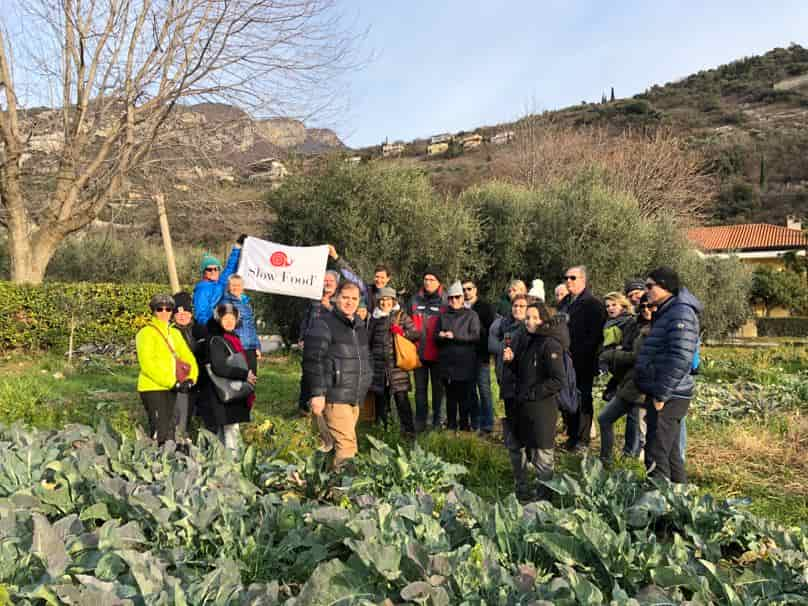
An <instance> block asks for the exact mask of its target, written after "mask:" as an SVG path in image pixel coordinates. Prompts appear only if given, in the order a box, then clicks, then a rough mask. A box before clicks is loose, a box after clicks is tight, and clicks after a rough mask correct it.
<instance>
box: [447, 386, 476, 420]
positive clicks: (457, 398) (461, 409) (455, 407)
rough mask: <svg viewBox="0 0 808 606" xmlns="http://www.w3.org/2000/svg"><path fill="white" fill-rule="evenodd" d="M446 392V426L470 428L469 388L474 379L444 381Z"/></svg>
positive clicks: (470, 388)
mask: <svg viewBox="0 0 808 606" xmlns="http://www.w3.org/2000/svg"><path fill="white" fill-rule="evenodd" d="M443 387H444V391H445V392H446V427H447V428H448V429H458V428H459V429H461V430H463V431H468V430H470V429H471V390H472V388H473V387H474V381H451V382H449V381H444V382H443Z"/></svg>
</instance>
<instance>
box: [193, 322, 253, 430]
mask: <svg viewBox="0 0 808 606" xmlns="http://www.w3.org/2000/svg"><path fill="white" fill-rule="evenodd" d="M207 332H208V340H207V342H206V348H205V349H206V357H207V360H208V361H209V362H210V366H211V369H212V370H213V373H214V374H215V375H217V376H219V377H225V378H228V379H236V380H241V381H243V380H246V378H247V371H246V370H243V369H240V368H233V367H232V366H229V365H228V364H227V359H228V357H229V356H230V349H229V348H228V345H227V343H226V342H225V339H224V330H223V329H222V327H221V325H220V324H219V323H218V322H217V321H216V320H214V319H213V318H211V319H210V320H208V323H207ZM203 372H204V373H205V375H207V370H205V371H203ZM200 374H201V373H200ZM205 378H206V381H204V382H203V383H202V384H201V385H200V390H201V393H202V395H201V397H200V400H199V404H198V405H199V416H201V417H202V420H203V421H204V422H205V426H206V427H207V428H208V429H210V430H214V431H215V429H216V428H217V427H219V426H221V425H232V424H233V423H249V422H250V406H249V404H248V402H247V398H244V399H242V400H236V401H234V402H228V403H227V404H225V403H224V402H222V401H221V400H219V396H217V395H216V390H215V389H214V388H213V383H211V381H210V379H209V378H208V377H207V376H206V377H205Z"/></svg>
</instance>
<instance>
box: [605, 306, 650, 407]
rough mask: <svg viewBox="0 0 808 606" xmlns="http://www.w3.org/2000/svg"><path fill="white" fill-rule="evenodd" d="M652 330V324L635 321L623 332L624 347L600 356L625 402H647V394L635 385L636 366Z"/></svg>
mask: <svg viewBox="0 0 808 606" xmlns="http://www.w3.org/2000/svg"><path fill="white" fill-rule="evenodd" d="M650 329H651V325H650V323H646V322H643V320H642V318H638V319H636V320H633V321H632V323H631V324H630V325H627V326H626V329H624V331H623V345H622V346H621V347H620V348H619V349H618V348H610V349H607V350H606V351H604V352H602V353H601V354H600V363H601V364H602V365H603V366H604V367H605V368H606V369H607V370H608V371H609V372H610V373H612V377H613V379H614V381H615V384H616V386H617V391H616V395H617V396H618V397H619V398H620V399H622V400H623V401H625V402H631V403H632V404H642V403H643V402H644V401H645V394H643V393H642V392H641V391H640V390H639V388H638V387H637V385H636V384H635V383H634V364H635V362H636V361H637V354H639V353H640V349H642V344H643V341H644V340H645V337H646V336H647V335H648V331H649V330H650Z"/></svg>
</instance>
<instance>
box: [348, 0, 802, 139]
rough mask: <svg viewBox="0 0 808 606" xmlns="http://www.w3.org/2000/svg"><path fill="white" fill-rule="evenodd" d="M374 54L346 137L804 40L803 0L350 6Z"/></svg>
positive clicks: (408, 130) (475, 119)
mask: <svg viewBox="0 0 808 606" xmlns="http://www.w3.org/2000/svg"><path fill="white" fill-rule="evenodd" d="M347 6H348V7H350V8H349V11H356V14H358V21H359V22H360V23H362V24H364V25H367V26H369V27H370V32H369V35H368V37H367V40H366V41H365V48H366V50H367V51H372V52H374V53H375V54H376V57H375V59H374V60H373V61H372V62H371V63H370V64H369V65H367V66H366V67H365V68H364V69H363V70H361V71H359V72H357V73H354V74H352V75H351V76H350V82H351V87H350V111H349V114H348V115H346V116H345V117H344V119H343V120H340V123H339V124H338V125H337V129H338V134H339V135H340V136H341V137H342V138H343V140H344V141H345V142H346V143H347V144H348V145H350V146H353V147H360V146H365V145H372V144H377V143H379V142H381V141H383V140H384V139H385V138H389V139H390V140H391V141H392V140H395V139H404V140H410V139H413V138H416V137H423V136H429V135H432V134H435V133H439V132H443V131H450V132H452V131H458V130H464V129H466V130H468V129H472V128H475V127H477V126H482V125H486V124H496V123H498V122H503V121H507V120H511V119H514V118H516V117H518V116H520V115H521V114H523V113H524V112H525V110H526V109H527V108H533V107H536V108H538V109H555V108H559V107H565V106H567V105H572V104H575V103H578V102H580V101H581V100H584V99H585V100H587V101H596V100H600V96H601V93H602V92H604V91H605V92H606V93H607V94H608V92H609V89H610V87H612V86H614V88H615V94H616V95H617V96H618V97H626V96H631V95H634V94H636V93H639V92H642V91H643V90H645V89H646V88H648V87H649V86H651V85H652V84H656V83H660V84H664V83H665V82H669V81H671V80H677V79H679V78H682V77H684V76H687V75H689V74H691V73H693V72H696V71H699V70H700V69H705V68H710V67H714V66H716V65H720V64H722V63H727V62H729V61H732V60H734V59H738V58H740V57H743V56H748V55H756V54H760V53H763V52H766V51H767V50H770V49H771V48H774V47H776V46H787V45H788V44H789V43H791V42H796V43H798V44H801V45H803V46H808V0H782V1H778V0H769V1H767V2H760V1H759V0H758V1H756V2H752V1H747V0H714V1H710V0H707V1H702V2H693V1H679V2H676V1H672V0H671V1H669V0H656V1H652V0H648V1H640V0H630V1H622V0H616V1H614V2H604V1H595V0H589V1H584V0H569V1H567V2H563V1H556V0H533V1H521V0H518V1H517V0H512V1H507V2H505V1H501V2H497V1H495V0H492V1H489V2H478V1H476V0H446V1H432V2H428V1H424V0H409V1H407V2H403V1H399V2H384V1H380V0H358V1H355V2H352V3H350V4H348V5H347Z"/></svg>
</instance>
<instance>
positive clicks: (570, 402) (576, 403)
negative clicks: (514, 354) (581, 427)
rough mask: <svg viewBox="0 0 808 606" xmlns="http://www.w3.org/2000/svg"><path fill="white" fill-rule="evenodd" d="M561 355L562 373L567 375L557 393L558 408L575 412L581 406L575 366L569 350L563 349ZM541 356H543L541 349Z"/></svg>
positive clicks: (570, 412) (566, 412)
mask: <svg viewBox="0 0 808 606" xmlns="http://www.w3.org/2000/svg"><path fill="white" fill-rule="evenodd" d="M546 346H547V345H546V344H545V347H546ZM562 356H563V359H564V374H565V375H566V376H567V380H566V381H565V382H564V385H563V386H562V387H561V391H560V392H559V393H558V409H559V410H560V411H561V412H563V413H565V414H575V413H577V412H578V410H579V409H580V408H581V392H580V390H579V389H578V381H577V379H576V377H575V367H574V366H573V365H572V356H571V355H570V352H569V350H568V349H564V353H563V354H562ZM542 358H544V351H543V350H542Z"/></svg>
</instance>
